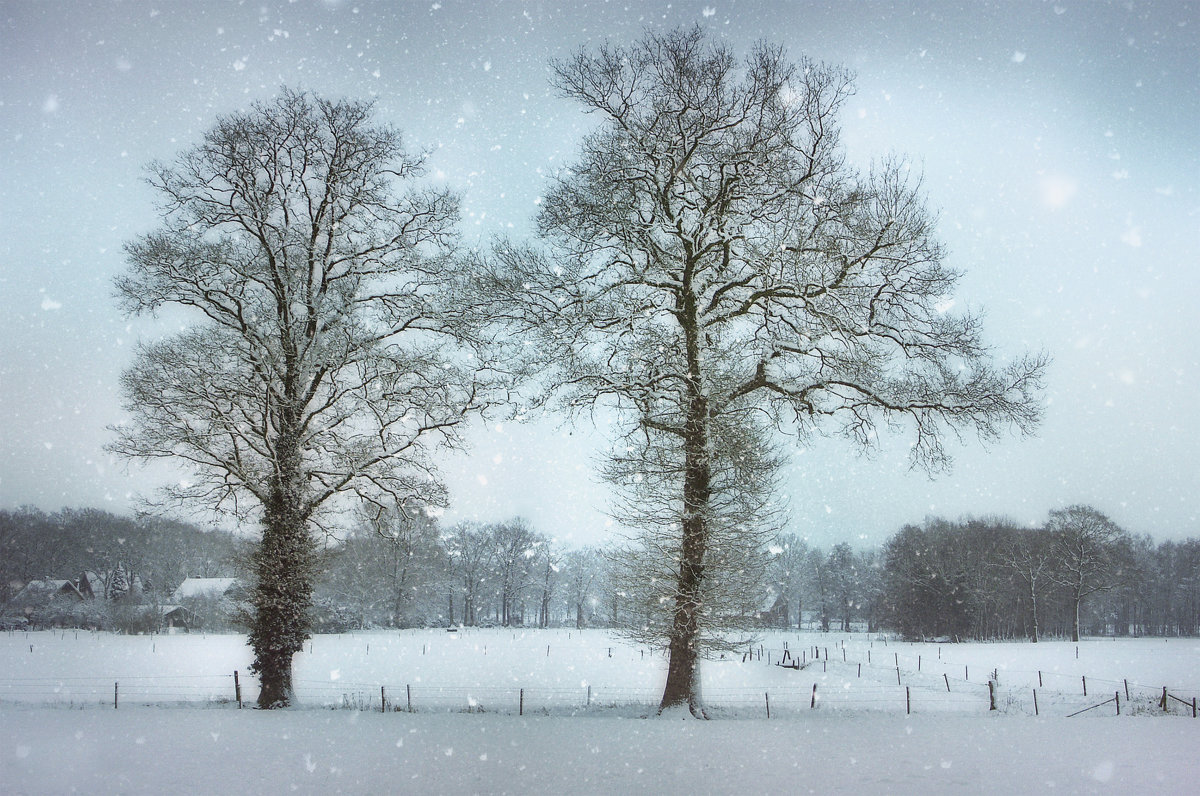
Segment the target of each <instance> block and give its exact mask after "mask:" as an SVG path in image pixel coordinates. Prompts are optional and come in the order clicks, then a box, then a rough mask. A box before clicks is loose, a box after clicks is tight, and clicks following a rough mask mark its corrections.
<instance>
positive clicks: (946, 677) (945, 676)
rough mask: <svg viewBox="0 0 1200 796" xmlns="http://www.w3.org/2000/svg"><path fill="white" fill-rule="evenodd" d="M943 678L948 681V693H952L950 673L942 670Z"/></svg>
mask: <svg viewBox="0 0 1200 796" xmlns="http://www.w3.org/2000/svg"><path fill="white" fill-rule="evenodd" d="M942 679H943V680H945V681H946V693H947V694H949V693H950V675H948V674H946V673H945V672H942Z"/></svg>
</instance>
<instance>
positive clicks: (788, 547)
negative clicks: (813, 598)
mask: <svg viewBox="0 0 1200 796" xmlns="http://www.w3.org/2000/svg"><path fill="white" fill-rule="evenodd" d="M770 551H771V554H772V558H771V575H770V577H771V581H772V582H773V583H774V584H775V588H777V589H778V590H779V593H780V594H781V595H782V596H783V598H784V599H785V600H787V602H788V610H789V611H790V610H791V608H792V606H795V610H796V613H795V614H793V616H795V618H796V622H795V624H796V629H798V630H799V629H802V628H803V627H804V624H803V623H804V617H803V613H804V606H805V605H806V604H807V603H806V600H805V591H804V586H805V562H806V560H807V558H808V543H807V542H806V541H804V540H803V539H801V538H800V537H798V536H796V534H794V533H789V534H785V535H781V536H780V537H779V538H778V539H777V540H776V541H775V544H774V545H773V546H772V547H771V548H770Z"/></svg>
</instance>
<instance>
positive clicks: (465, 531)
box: [444, 522, 495, 625]
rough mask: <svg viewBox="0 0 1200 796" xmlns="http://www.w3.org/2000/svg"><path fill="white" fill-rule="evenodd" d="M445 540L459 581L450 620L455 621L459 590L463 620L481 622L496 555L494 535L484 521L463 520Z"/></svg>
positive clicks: (453, 577)
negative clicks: (492, 535)
mask: <svg viewBox="0 0 1200 796" xmlns="http://www.w3.org/2000/svg"><path fill="white" fill-rule="evenodd" d="M444 543H445V545H446V551H447V553H448V554H449V556H450V572H451V578H452V579H453V581H454V583H455V588H453V589H452V590H451V591H450V605H449V608H450V620H451V622H453V621H454V604H453V600H454V594H455V593H457V594H458V595H459V599H460V605H461V609H460V610H461V616H462V624H464V625H475V624H478V621H479V619H480V616H479V612H480V609H481V607H482V605H481V603H482V601H483V598H484V589H485V586H486V584H487V582H488V578H489V577H490V576H491V574H492V565H493V562H494V559H495V549H494V548H493V546H492V540H491V535H490V534H489V533H488V530H487V528H486V527H485V526H483V525H482V524H479V523H473V522H462V523H459V524H458V525H455V526H454V527H453V528H451V529H450V533H449V535H448V536H447V537H446V539H445V540H444Z"/></svg>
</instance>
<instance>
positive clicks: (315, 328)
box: [112, 90, 481, 707]
mask: <svg viewBox="0 0 1200 796" xmlns="http://www.w3.org/2000/svg"><path fill="white" fill-rule="evenodd" d="M371 111H372V109H371V105H370V104H369V103H363V102H354V101H332V100H327V99H323V98H320V97H315V96H312V95H310V94H307V93H304V92H296V91H290V90H284V91H282V92H281V93H280V94H279V96H278V97H276V98H275V99H273V100H271V101H268V102H262V103H256V104H254V105H253V106H252V107H251V108H250V109H249V110H247V111H245V112H239V113H234V114H230V115H228V116H225V117H222V118H220V119H219V121H218V122H217V123H216V124H215V126H214V127H213V128H212V129H211V130H209V131H208V132H207V133H205V135H204V137H203V140H202V141H201V142H200V143H199V144H198V145H196V146H194V147H192V148H190V149H188V150H186V151H185V152H183V153H182V154H181V155H179V156H178V157H177V158H176V159H175V160H173V161H171V162H156V163H153V164H152V165H151V166H150V168H149V173H150V176H149V182H150V184H151V185H152V187H153V188H154V189H155V190H156V191H157V192H158V194H159V196H160V197H161V221H162V224H161V227H160V228H159V229H158V230H157V231H155V232H152V233H150V234H148V235H144V236H142V237H139V238H137V239H135V240H133V241H132V242H130V243H129V244H128V245H127V252H128V261H129V267H128V270H127V272H126V273H125V274H124V275H123V276H121V277H120V278H118V279H117V282H116V287H117V293H118V296H119V299H120V302H121V306H122V308H123V309H125V310H126V311H127V312H129V313H131V314H142V313H152V312H155V311H157V310H158V309H159V308H161V307H163V306H165V305H175V306H178V307H182V308H184V310H187V311H190V317H191V324H190V325H188V326H186V328H184V329H183V330H182V331H180V332H178V333H176V334H173V335H170V336H167V337H164V338H162V339H159V340H156V341H154V342H149V343H146V344H143V345H141V346H140V347H139V348H138V351H137V355H136V358H135V361H134V363H133V365H132V366H131V367H130V368H129V369H128V370H127V371H126V372H125V373H124V375H123V377H122V388H123V390H124V395H125V402H126V408H127V410H128V412H129V413H130V420H129V422H128V423H126V424H124V425H121V426H120V427H118V428H117V429H116V431H117V439H116V441H115V442H114V443H113V445H112V447H113V449H114V450H115V451H117V452H118V453H121V454H123V455H125V456H128V457H131V458H134V459H141V460H152V459H159V458H169V459H171V460H173V461H177V462H184V463H186V464H187V465H188V466H189V467H190V470H191V473H192V477H191V480H190V481H188V482H184V483H179V484H175V485H173V486H171V487H168V489H167V490H166V492H167V496H168V497H169V498H172V499H175V500H182V501H191V502H196V503H199V504H201V505H203V506H206V507H209V508H214V509H218V510H229V511H233V512H236V513H239V514H246V513H250V514H254V515H256V516H257V517H258V519H259V520H260V521H261V526H262V541H261V544H260V545H259V546H258V548H257V552H256V553H255V557H254V562H253V564H254V571H255V574H256V581H257V582H256V584H255V590H254V598H253V608H254V620H253V626H252V628H251V632H250V641H251V645H252V646H253V648H254V654H255V660H254V669H255V671H256V672H257V673H258V674H259V676H260V679H261V685H262V689H261V694H260V697H259V705H260V706H261V707H277V706H283V705H287V704H288V703H290V702H291V701H292V700H293V698H294V696H293V690H292V681H291V661H292V656H293V654H294V653H295V652H297V651H298V650H299V649H300V647H301V645H302V643H303V641H304V639H305V638H306V637H307V635H308V628H309V619H308V612H309V608H310V605H311V601H312V581H313V567H314V565H315V564H314V562H315V558H314V546H313V542H314V533H315V532H317V530H318V529H319V528H320V527H321V523H322V520H321V518H322V516H323V514H324V513H326V512H328V511H330V510H332V509H333V508H334V507H335V506H336V505H337V504H339V503H344V502H360V501H368V502H373V503H375V504H378V505H380V506H397V505H399V506H408V505H413V504H414V502H415V503H425V504H437V503H439V502H441V501H442V500H443V499H444V494H443V489H442V487H441V485H440V482H439V481H438V479H437V473H436V471H435V468H434V465H433V462H432V460H431V459H430V450H431V446H434V445H435V444H438V443H449V444H454V443H455V442H456V439H457V438H456V434H455V428H456V426H457V425H458V424H459V423H460V422H461V421H462V419H463V418H464V415H465V414H466V413H468V412H470V411H471V410H473V409H475V408H477V407H478V406H480V403H481V399H480V393H479V386H478V383H477V380H476V376H475V371H474V370H473V369H472V368H469V367H464V366H463V363H464V362H466V361H468V359H469V358H468V357H466V356H463V357H459V358H456V357H455V354H454V351H455V347H454V346H453V345H450V346H448V345H447V342H448V341H450V342H453V340H454V339H455V330H454V329H453V328H451V327H450V326H449V325H448V324H447V323H446V321H445V317H446V316H447V306H446V305H447V301H448V299H447V296H446V290H445V288H446V285H447V284H448V283H449V280H448V276H449V275H450V273H451V272H452V270H453V263H454V259H453V258H452V256H451V255H452V253H453V252H452V247H453V244H454V243H455V237H456V231H455V230H456V223H457V219H458V203H457V200H456V197H455V196H453V195H452V194H450V193H447V192H445V191H441V190H433V189H419V188H414V187H409V186H408V184H409V183H410V182H411V180H412V178H414V177H416V176H418V175H419V174H420V173H421V158H420V157H417V156H414V155H412V154H411V153H409V152H407V151H406V150H405V148H404V147H403V145H402V142H401V137H400V134H399V133H398V132H397V131H396V130H394V129H393V128H391V127H388V126H386V125H379V124H376V123H375V122H373V121H372V118H371ZM339 496H350V497H351V498H358V501H354V500H351V501H338V500H336V498H338V497H339Z"/></svg>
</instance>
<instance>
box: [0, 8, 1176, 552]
mask: <svg viewBox="0 0 1200 796" xmlns="http://www.w3.org/2000/svg"><path fill="white" fill-rule="evenodd" d="M696 22H698V23H700V24H701V25H703V26H704V27H706V28H707V29H709V30H710V31H711V32H712V33H713V34H714V35H718V36H722V37H725V38H726V39H728V41H729V42H730V43H731V45H732V46H733V47H734V48H735V49H736V51H738V52H739V53H744V52H746V51H747V49H748V48H749V46H750V44H751V43H752V42H753V41H755V40H757V39H760V38H765V39H767V40H768V41H771V42H776V43H782V44H784V45H785V46H786V47H788V49H789V51H790V52H791V53H793V54H794V55H800V54H807V55H810V56H812V57H815V58H819V59H822V60H826V61H831V62H836V63H841V64H844V65H846V66H849V67H851V68H852V69H854V70H855V71H856V72H857V74H858V81H857V85H858V93H857V94H856V96H855V97H854V98H852V100H851V101H850V102H849V104H848V106H847V111H846V114H845V117H844V140H845V142H846V145H847V148H848V153H849V155H850V158H851V159H852V161H854V162H855V163H858V164H861V165H862V166H866V165H868V164H869V162H870V160H871V158H872V157H876V156H879V155H883V154H886V153H888V152H892V151H896V152H902V153H905V154H907V155H908V156H909V157H910V158H911V159H912V162H913V164H914V167H915V168H918V169H920V170H921V172H922V173H923V174H924V181H925V186H926V189H927V191H928V195H929V199H930V204H931V205H932V206H933V207H934V208H938V209H940V211H941V225H940V229H941V232H942V236H943V239H944V240H945V242H946V243H947V244H948V247H949V249H950V252H951V258H950V262H951V264H952V265H954V266H955V267H958V268H960V269H962V270H964V271H965V272H966V276H965V277H964V279H963V281H962V283H961V286H960V293H959V296H958V302H959V306H960V307H963V306H969V307H971V308H974V309H983V310H985V311H986V315H987V331H988V337H989V339H990V340H991V341H992V342H993V344H994V345H995V347H996V349H997V351H998V354H999V355H1000V356H1004V355H1006V354H1009V355H1011V354H1014V353H1017V352H1019V351H1021V350H1024V349H1034V350H1039V349H1045V350H1046V351H1048V352H1049V353H1050V354H1051V355H1052V356H1053V357H1054V364H1053V366H1052V368H1051V370H1050V373H1049V390H1048V395H1047V398H1048V401H1049V405H1048V409H1047V413H1046V421H1045V424H1044V426H1043V428H1042V431H1041V433H1040V435H1039V437H1038V438H1037V439H1028V440H1021V439H1013V440H1010V441H1005V442H1003V443H1001V444H998V445H994V446H992V447H991V449H990V450H986V451H985V450H983V449H981V448H980V447H979V445H978V444H977V443H974V442H973V441H972V440H969V439H968V440H966V441H965V444H964V446H963V447H962V448H961V449H960V450H959V452H958V453H957V460H958V466H957V467H956V469H955V470H954V471H953V473H951V474H950V475H947V476H943V477H941V478H939V479H938V480H936V481H932V482H931V481H929V480H928V479H927V478H926V477H925V476H924V475H922V474H920V473H909V472H908V471H907V468H906V455H905V451H906V449H905V446H906V445H907V442H906V440H905V439H904V438H903V437H895V438H894V439H892V440H890V441H889V442H888V443H887V444H886V445H885V448H884V450H883V451H881V452H880V453H879V454H878V455H876V456H875V457H873V458H871V459H864V458H862V457H860V456H858V455H857V454H856V453H855V451H854V450H852V449H851V448H849V447H847V446H846V445H845V444H844V443H842V442H841V441H837V440H830V441H825V442H821V443H820V444H817V445H814V446H812V447H810V448H809V449H807V450H797V451H796V453H795V455H794V457H793V465H792V467H791V471H790V473H789V478H788V481H787V489H786V492H787V497H788V500H789V501H790V503H791V506H792V512H793V530H795V531H796V532H798V533H800V534H802V535H805V536H809V537H810V538H811V539H812V540H813V541H814V542H816V543H818V544H831V543H833V542H837V541H840V540H843V539H848V540H851V541H853V542H855V543H856V544H876V543H879V542H882V541H883V540H884V539H886V538H887V536H889V535H890V534H891V533H893V532H894V531H895V530H896V529H898V528H899V526H900V525H902V524H903V523H906V522H913V521H919V520H921V519H922V518H923V517H924V516H925V515H927V514H940V515H944V516H949V517H958V516H960V515H963V514H966V513H973V514H1006V515H1009V516H1011V517H1013V518H1014V519H1016V520H1018V521H1020V522H1026V523H1036V522H1040V521H1041V520H1043V519H1044V518H1045V515H1046V512H1047V511H1049V510H1050V509H1052V508H1056V507H1061V506H1064V505H1068V504H1071V503H1077V502H1085V503H1091V504H1094V505H1095V506H1097V507H1098V508H1100V509H1101V510H1103V511H1105V512H1107V513H1109V514H1110V516H1112V517H1113V518H1114V519H1115V520H1117V521H1118V522H1119V523H1121V524H1122V525H1124V526H1125V527H1127V528H1128V529H1130V530H1131V531H1134V532H1137V533H1150V534H1152V535H1153V536H1155V537H1156V538H1158V539H1164V538H1179V537H1183V536H1188V535H1193V536H1194V535H1200V523H1198V522H1197V516H1198V510H1197V507H1196V506H1197V501H1198V500H1200V457H1198V455H1197V448H1198V446H1200V431H1198V430H1197V422H1196V417H1197V416H1198V415H1200V397H1198V392H1200V391H1198V389H1197V388H1198V387H1200V378H1198V364H1200V362H1198V361H1200V343H1198V342H1197V341H1198V339H1200V337H1198V336H1197V335H1196V334H1195V332H1194V330H1193V328H1192V327H1193V325H1194V322H1195V319H1196V317H1197V312H1196V307H1197V305H1198V303H1200V275H1198V273H1197V267H1198V266H1200V243H1198V240H1200V200H1198V192H1197V180H1198V178H1200V135H1198V133H1200V7H1198V6H1197V5H1196V4H1194V3H1185V2H1166V3H1153V4H1151V3H1148V2H1131V3H1120V4H1116V3H1113V4H1105V3H1076V2H1067V1H1066V0H1063V1H1062V2H1047V3H1042V2H1002V3H994V4H992V3H965V2H964V3H944V2H925V3H895V4H892V3H853V2H830V3H827V4H821V3H808V2H778V3H750V2H737V3H731V2H708V3H689V2H673V3H661V2H652V3H640V2H634V1H633V0H627V1H626V2H609V3H604V2H565V0H564V2H540V3H526V4H520V3H511V2H506V3H460V2H452V0H443V2H441V3H431V2H422V3H370V2H361V3H354V2H349V1H346V2H324V3H322V2H296V3H289V4H283V3H280V4H275V3H264V4H258V3H253V4H246V5H241V6H238V5H232V4H214V3H200V2H166V3H145V2H124V3H87V2H71V3H51V2H46V3H26V2H14V1H12V0H0V506H6V507H11V506H17V505H22V504H30V505H36V506H39V507H41V508H44V509H46V510H54V509H57V508H59V507H61V506H66V505H70V506H76V505H94V506H98V507H102V508H107V509H109V510H112V511H124V510H127V509H128V508H129V507H130V506H131V505H132V499H133V496H134V495H136V494H137V493H139V492H147V491H150V490H152V488H153V486H154V484H155V483H156V478H159V477H162V474H161V473H155V472H152V471H148V470H143V469H140V468H138V467H133V468H129V469H127V468H126V466H125V465H124V464H122V463H120V462H117V461H114V460H113V459H112V458H111V457H110V456H109V455H108V454H107V453H105V452H104V451H103V445H104V443H105V442H106V441H107V440H108V439H109V438H110V437H109V433H108V432H107V431H106V430H105V429H106V426H108V425H111V424H113V423H116V422H118V421H119V420H120V419H121V417H122V414H121V410H120V399H119V395H118V393H117V383H118V376H119V374H120V372H121V370H122V368H123V367H125V366H126V365H127V364H128V362H129V357H130V355H131V352H132V347H131V344H132V343H133V342H134V341H135V340H136V339H137V338H138V336H139V335H142V334H148V333H150V332H151V331H152V329H153V327H152V325H151V324H148V323H145V322H141V321H139V322H136V323H134V324H130V323H129V322H128V321H126V320H125V319H123V318H121V317H120V316H119V314H118V313H117V311H116V309H115V306H114V301H113V300H112V296H111V294H112V291H111V280H112V277H113V276H114V275H116V274H117V273H119V272H120V271H121V270H122V269H123V255H122V245H123V243H124V242H125V241H127V240H129V239H130V238H132V237H133V236H135V235H137V234H139V233H143V232H146V231H148V230H150V229H152V228H153V227H154V226H155V225H156V217H155V214H154V210H153V201H154V197H153V196H152V194H151V193H150V191H149V189H148V188H147V187H146V186H145V185H143V184H142V183H141V178H142V168H143V166H144V165H145V164H146V163H147V162H148V161H150V160H151V159H153V158H170V157H172V156H173V155H174V154H176V153H177V152H179V151H180V150H182V149H183V148H185V147H187V146H189V145H190V144H192V143H194V142H195V141H196V140H197V139H198V137H199V135H200V134H201V133H202V131H203V130H205V129H206V128H208V127H209V126H210V125H211V124H212V123H213V121H214V119H215V117H216V115H217V114H219V113H224V112H228V111H232V110H236V109H239V108H244V107H245V106H246V105H247V104H248V103H249V102H250V101H251V100H253V99H261V98H266V97H269V96H271V95H272V94H273V93H274V92H275V91H276V90H277V89H278V88H279V87H280V86H281V85H285V84H286V85H290V86H297V87H302V88H306V89H311V90H314V91H317V92H319V93H323V94H327V95H331V96H332V95H349V96H354V97H375V98H377V100H378V111H379V116H380V117H381V118H382V119H384V120H387V121H390V122H392V123H394V124H396V125H397V126H399V127H400V128H401V129H402V130H404V131H405V133H406V134H407V135H408V138H409V140H410V141H411V142H412V143H413V144H415V145H416V146H419V147H424V148H427V149H428V150H430V153H431V154H430V165H431V172H432V173H433V174H434V175H435V176H436V177H437V178H438V179H440V180H442V181H444V182H446V183H449V184H450V185H452V186H453V187H455V188H457V189H459V190H461V191H462V193H463V196H464V207H465V213H464V234H465V236H466V240H467V241H468V242H471V243H478V242H480V241H483V242H486V241H487V239H488V238H490V237H491V236H492V235H496V234H508V235H514V236H520V235H523V234H526V233H527V232H528V230H529V228H530V221H531V219H532V217H533V214H534V213H535V212H536V202H537V199H538V196H539V194H540V192H541V191H542V190H543V188H544V186H545V179H546V175H548V174H550V173H552V172H553V171H554V170H555V169H556V168H559V167H561V166H563V165H565V164H567V163H569V162H570V161H571V159H572V158H573V157H574V153H575V152H576V150H577V146H578V141H579V138H580V136H581V135H582V133H583V131H585V130H586V129H587V128H588V126H589V124H590V123H591V120H590V118H589V117H587V116H585V115H583V114H581V113H580V112H579V111H578V110H577V109H576V108H574V107H572V106H571V105H570V104H568V103H566V102H564V101H562V100H560V99H558V98H557V97H554V96H553V95H551V94H550V93H549V91H548V88H547V85H546V68H545V64H546V62H547V60H548V59H549V58H552V57H561V56H564V55H567V54H569V53H571V52H572V51H573V50H575V49H576V48H578V47H580V46H585V45H588V44H594V43H596V42H598V41H601V40H614V41H628V40H631V39H633V38H636V37H637V36H639V35H640V34H641V32H642V31H643V30H644V29H646V28H655V29H664V28H670V27H674V26H676V25H681V24H684V25H690V24H692V23H696ZM603 434H604V430H603V429H598V430H592V429H576V430H574V431H573V432H571V431H570V430H569V429H555V428H554V427H553V426H552V425H546V426H544V427H543V426H538V427H533V428H530V427H522V426H514V425H511V424H510V425H505V426H503V427H502V428H501V429H500V430H497V428H496V427H495V426H494V425H487V426H481V427H479V428H478V429H476V431H475V432H473V433H472V438H473V440H474V449H473V453H472V454H471V455H469V456H457V457H453V458H448V459H447V460H446V467H445V469H446V475H447V477H448V480H449V482H450V485H451V489H452V495H453V497H454V500H455V505H454V507H453V509H452V511H451V512H450V513H449V515H448V519H449V520H451V521H452V520H454V519H457V518H460V517H477V518H480V519H485V520H486V519H499V518H503V517H508V516H511V515H513V514H516V513H520V514H524V515H525V516H527V517H529V518H530V519H531V520H532V521H533V523H534V524H535V526H536V527H537V528H538V529H539V530H542V531H544V532H546V533H550V534H553V535H557V536H559V537H561V538H564V539H568V540H571V541H574V542H577V543H584V542H594V541H598V540H600V539H602V538H603V536H604V534H605V533H606V531H605V519H604V517H603V515H602V514H601V513H600V511H599V509H600V508H601V507H602V504H603V501H604V493H603V490H602V489H601V488H600V487H598V486H597V485H596V484H595V483H594V482H593V480H592V478H591V475H590V473H591V466H592V464H593V461H594V456H595V452H596V451H597V449H598V446H600V445H601V444H602V440H603Z"/></svg>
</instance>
